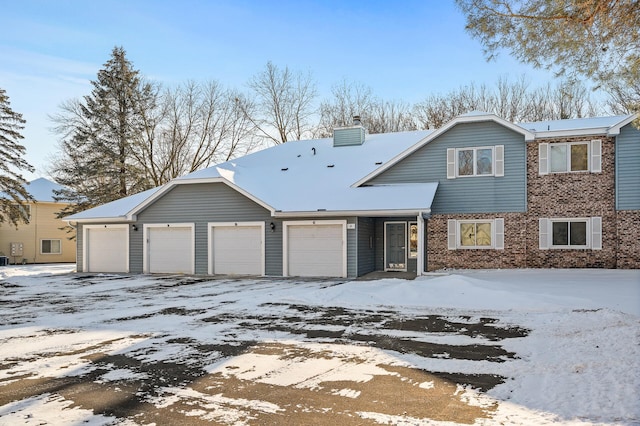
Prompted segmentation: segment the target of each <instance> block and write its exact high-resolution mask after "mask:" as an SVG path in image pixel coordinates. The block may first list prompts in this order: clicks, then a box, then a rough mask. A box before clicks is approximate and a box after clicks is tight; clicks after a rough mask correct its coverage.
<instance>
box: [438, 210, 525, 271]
mask: <svg viewBox="0 0 640 426" xmlns="http://www.w3.org/2000/svg"><path fill="white" fill-rule="evenodd" d="M496 218H503V219H504V249H503V250H495V249H457V250H449V249H448V243H447V241H448V240H447V236H448V230H447V224H448V220H449V219H456V220H482V219H496ZM525 223H526V214H524V213H491V214H458V215H435V216H433V217H431V218H430V219H429V220H428V221H427V269H428V270H429V271H435V270H438V269H444V268H453V269H496V268H504V269H508V268H523V267H525V260H526V252H527V247H526V239H525V238H524V235H525Z"/></svg>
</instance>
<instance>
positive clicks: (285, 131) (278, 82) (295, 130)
mask: <svg viewBox="0 0 640 426" xmlns="http://www.w3.org/2000/svg"><path fill="white" fill-rule="evenodd" d="M249 88H250V89H251V91H252V92H253V93H254V95H255V97H256V99H257V105H256V106H257V108H256V110H255V111H252V113H250V111H245V114H246V116H247V117H248V118H249V119H250V120H251V121H252V122H253V124H254V126H255V127H256V129H257V130H258V132H259V134H260V135H261V136H262V137H263V138H266V139H267V140H270V141H271V142H272V143H275V144H281V143H284V142H287V141H289V140H299V139H302V138H303V136H305V135H308V134H310V131H311V123H310V118H311V116H312V115H313V113H314V110H313V102H314V100H315V98H316V95H317V91H316V83H315V81H314V80H313V78H312V76H311V74H310V73H309V74H302V73H300V72H298V73H294V72H292V71H290V70H289V68H288V67H285V68H284V69H281V68H278V67H277V66H276V65H274V64H273V63H272V62H267V65H266V67H265V69H264V71H262V72H261V73H258V74H256V75H255V76H254V77H253V78H252V79H251V81H250V82H249ZM241 106H242V105H241Z"/></svg>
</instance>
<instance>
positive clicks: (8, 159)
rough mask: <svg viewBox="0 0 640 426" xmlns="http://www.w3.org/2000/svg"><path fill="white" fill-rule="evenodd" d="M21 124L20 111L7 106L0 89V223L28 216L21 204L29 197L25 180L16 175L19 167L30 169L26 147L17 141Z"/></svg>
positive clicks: (26, 218)
mask: <svg viewBox="0 0 640 426" xmlns="http://www.w3.org/2000/svg"><path fill="white" fill-rule="evenodd" d="M25 123H26V120H25V119H23V118H22V114H19V113H17V112H15V111H13V110H12V109H11V103H10V102H9V97H8V96H7V94H6V91H5V90H4V89H0V194H1V195H0V223H3V222H8V223H11V224H12V225H17V224H18V223H20V222H27V221H28V219H29V217H28V214H27V211H26V209H24V208H22V206H23V203H24V201H31V200H32V197H31V195H29V193H28V192H27V190H26V189H25V185H26V184H27V182H26V181H25V179H24V178H23V177H22V175H21V174H20V172H21V171H22V170H24V171H28V172H33V171H34V168H33V166H31V165H30V164H29V163H28V162H27V161H26V160H25V159H24V158H23V156H24V155H25V153H26V151H27V150H26V148H25V147H24V146H23V145H21V144H20V139H23V138H24V136H22V134H21V133H20V132H21V131H22V129H24V124H25Z"/></svg>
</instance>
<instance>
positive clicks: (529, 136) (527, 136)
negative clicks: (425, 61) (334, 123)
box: [353, 111, 535, 187]
mask: <svg viewBox="0 0 640 426" xmlns="http://www.w3.org/2000/svg"><path fill="white" fill-rule="evenodd" d="M481 122H494V123H497V124H499V125H501V126H503V127H506V128H507V129H510V130H513V131H514V132H516V133H520V134H521V135H523V136H524V140H525V141H531V140H533V139H534V137H535V135H534V133H533V132H531V131H529V130H526V129H524V128H522V127H520V126H518V125H515V124H513V123H511V122H509V121H507V120H504V119H502V118H500V117H498V116H497V115H495V114H489V113H486V112H479V111H474V112H470V113H468V114H464V115H460V116H458V117H456V118H454V119H453V120H451V121H449V122H447V123H446V124H445V125H444V126H442V127H441V128H439V129H437V130H435V131H433V132H431V133H429V134H428V135H426V136H425V137H424V138H423V139H421V140H420V141H419V142H418V143H416V144H414V145H412V146H410V147H408V148H407V149H405V150H404V151H402V152H400V153H399V154H398V155H396V156H395V157H393V158H392V159H391V160H390V161H388V162H387V163H386V164H384V165H382V166H381V167H379V168H377V169H376V170H374V171H372V172H371V173H369V174H367V175H366V176H364V177H362V178H360V179H359V180H358V181H357V182H355V183H354V184H353V186H354V187H358V186H360V185H363V184H365V183H366V182H368V181H369V180H371V179H373V178H374V177H376V176H378V175H380V174H381V173H383V172H384V171H385V170H388V169H390V168H391V167H393V166H394V165H396V164H398V163H399V162H400V161H402V160H403V159H405V158H406V157H408V156H409V155H411V154H413V153H414V152H416V151H417V150H419V149H420V148H422V147H423V146H425V145H426V144H428V143H429V142H431V141H433V140H434V139H436V138H438V137H439V136H440V135H442V134H444V133H446V132H448V131H449V130H450V129H452V128H453V127H455V126H457V125H458V124H462V123H481Z"/></svg>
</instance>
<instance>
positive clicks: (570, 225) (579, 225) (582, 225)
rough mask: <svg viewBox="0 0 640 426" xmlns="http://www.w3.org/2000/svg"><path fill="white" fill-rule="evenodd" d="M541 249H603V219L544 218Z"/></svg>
mask: <svg viewBox="0 0 640 426" xmlns="http://www.w3.org/2000/svg"><path fill="white" fill-rule="evenodd" d="M539 235H540V237H539V238H540V249H593V250H600V249H601V248H602V218H601V217H591V218H552V219H547V218H542V219H540V220H539Z"/></svg>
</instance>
